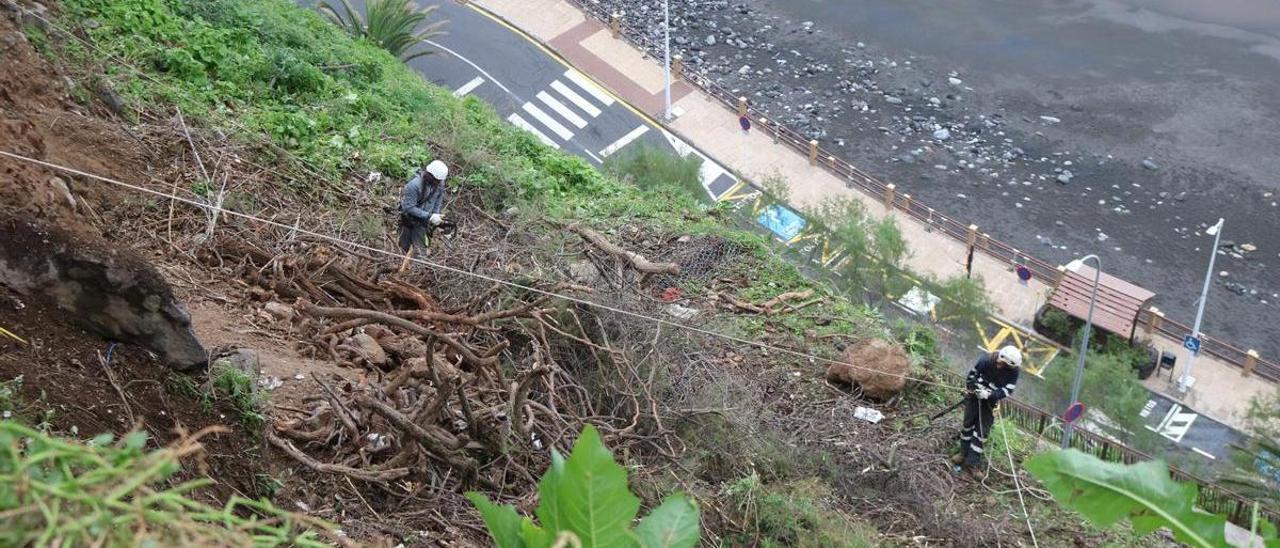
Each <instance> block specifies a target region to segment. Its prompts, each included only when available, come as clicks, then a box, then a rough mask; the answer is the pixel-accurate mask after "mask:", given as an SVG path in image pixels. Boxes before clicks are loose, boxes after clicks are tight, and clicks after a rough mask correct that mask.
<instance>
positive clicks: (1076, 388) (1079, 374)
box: [1062, 255, 1102, 449]
mask: <svg viewBox="0 0 1280 548" xmlns="http://www.w3.org/2000/svg"><path fill="white" fill-rule="evenodd" d="M1089 259H1093V262H1094V264H1095V265H1097V266H1096V267H1095V268H1096V270H1094V272H1093V292H1092V294H1091V295H1089V315H1088V316H1087V317H1086V318H1085V323H1084V336H1083V337H1081V339H1084V340H1082V341H1080V353H1079V356H1078V357H1077V358H1076V379H1075V381H1074V382H1072V383H1071V403H1070V404H1069V405H1075V404H1076V402H1077V401H1080V383H1082V382H1084V360H1085V357H1086V356H1088V355H1089V334H1090V332H1092V331H1093V306H1094V304H1096V303H1097V302H1098V282H1100V281H1101V280H1102V259H1099V258H1098V256H1097V255H1085V256H1084V257H1083V258H1080V259H1076V260H1074V261H1071V263H1070V264H1068V265H1067V268H1068V269H1070V270H1072V271H1075V270H1076V269H1078V268H1080V265H1082V264H1084V262H1085V261H1087V260H1089ZM1070 444H1071V422H1067V424H1066V426H1064V427H1063V428H1062V448H1063V449H1066V448H1067V447H1068V446H1070Z"/></svg>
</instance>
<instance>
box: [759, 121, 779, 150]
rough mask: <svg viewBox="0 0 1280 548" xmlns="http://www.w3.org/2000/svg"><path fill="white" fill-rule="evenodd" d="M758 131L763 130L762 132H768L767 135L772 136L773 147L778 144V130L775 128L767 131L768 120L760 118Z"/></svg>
mask: <svg viewBox="0 0 1280 548" xmlns="http://www.w3.org/2000/svg"><path fill="white" fill-rule="evenodd" d="M760 129H763V130H765V131H767V132H769V135H772V136H773V144H775V145H776V144H778V128H776V127H775V128H773V129H769V119H768V118H761V119H760Z"/></svg>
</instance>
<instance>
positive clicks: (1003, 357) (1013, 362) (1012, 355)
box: [998, 345, 1022, 369]
mask: <svg viewBox="0 0 1280 548" xmlns="http://www.w3.org/2000/svg"><path fill="white" fill-rule="evenodd" d="M998 359H999V360H1000V361H1002V362H1004V363H1006V364H1008V365H1009V367H1012V368H1014V369H1017V368H1019V367H1022V351H1021V350H1018V347H1016V346H1013V345H1009V346H1006V347H1004V348H1001V349H1000V355H999V357H998Z"/></svg>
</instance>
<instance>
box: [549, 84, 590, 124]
mask: <svg viewBox="0 0 1280 548" xmlns="http://www.w3.org/2000/svg"><path fill="white" fill-rule="evenodd" d="M538 100H540V101H542V102H543V103H546V105H547V106H548V107H551V110H554V111H556V114H559V115H560V116H561V117H563V118H564V119H565V120H568V121H569V123H570V124H573V125H574V126H577V128H578V129H582V128H584V127H587V121H586V120H583V119H582V117H581V116H578V114H577V113H575V112H573V111H572V110H569V107H566V106H564V103H561V102H560V101H557V100H556V98H555V97H552V96H551V94H549V93H547V92H545V91H539V92H538Z"/></svg>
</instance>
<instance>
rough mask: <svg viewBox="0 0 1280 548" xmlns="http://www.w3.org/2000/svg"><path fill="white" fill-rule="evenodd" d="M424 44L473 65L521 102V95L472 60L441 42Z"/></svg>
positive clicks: (432, 41)
mask: <svg viewBox="0 0 1280 548" xmlns="http://www.w3.org/2000/svg"><path fill="white" fill-rule="evenodd" d="M423 42H426V43H427V44H430V45H431V47H433V48H436V49H438V50H440V51H443V52H445V53H448V54H449V55H452V56H454V57H457V58H458V59H461V60H462V62H463V63H466V64H468V65H471V68H473V69H476V72H479V73H480V74H483V75H484V76H485V77H486V78H488V79H489V81H490V82H493V84H494V85H495V86H498V87H500V88H502V91H505V92H507V93H508V94H509V95H511V96H512V97H515V98H516V100H517V101H519V100H520V96H519V95H516V94H515V93H514V92H512V91H511V90H509V89H507V86H504V85H502V82H499V81H498V79H497V78H494V77H493V75H492V74H489V73H488V72H485V70H484V69H482V68H480V65H477V64H475V63H472V62H471V60H470V59H467V58H466V57H463V56H462V55H461V54H460V53H458V52H456V51H453V50H451V49H449V48H447V47H444V45H443V44H441V43H439V42H436V41H435V40H423Z"/></svg>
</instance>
